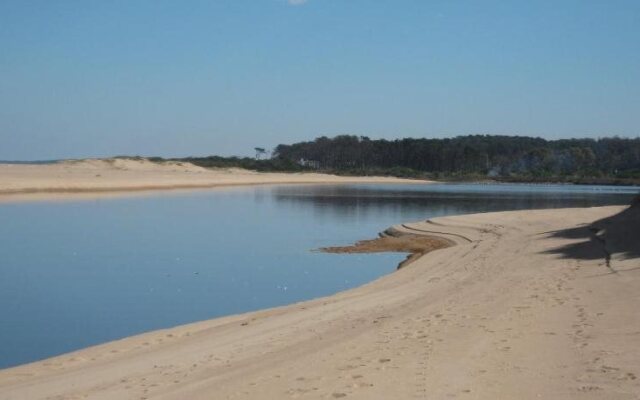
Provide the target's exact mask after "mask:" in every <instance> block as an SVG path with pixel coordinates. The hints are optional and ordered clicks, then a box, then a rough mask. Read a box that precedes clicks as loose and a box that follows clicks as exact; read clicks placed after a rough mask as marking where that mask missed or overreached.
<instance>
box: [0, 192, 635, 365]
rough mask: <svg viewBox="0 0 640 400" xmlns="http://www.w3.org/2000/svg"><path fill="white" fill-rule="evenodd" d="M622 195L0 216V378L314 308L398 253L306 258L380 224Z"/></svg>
mask: <svg viewBox="0 0 640 400" xmlns="http://www.w3.org/2000/svg"><path fill="white" fill-rule="evenodd" d="M637 192H638V188H631V187H601V186H567V185H481V184H473V185H472V184H434V185H424V184H416V185H344V186H330V185H323V186H269V187H267V186H264V187H250V188H233V189H217V190H207V191H191V192H174V193H171V194H166V193H165V194H155V195H145V196H135V197H121V198H109V199H96V200H78V201H64V202H60V201H58V202H31V203H14V204H12V203H5V204H0V243H2V244H1V246H0V368H4V367H9V366H13V365H18V364H22V363H26V362H30V361H35V360H38V359H42V358H46V357H49V356H53V355H57V354H61V353H64V352H68V351H71V350H75V349H79V348H82V347H86V346H90V345H94V344H98V343H102V342H106V341H109V340H114V339H117V338H121V337H124V336H129V335H133V334H137V333H141V332H144V331H149V330H154V329H159V328H166V327H171V326H175V325H179V324H184V323H188V322H193V321H198V320H203V319H209V318H214V317H219V316H223V315H229V314H235V313H241V312H246V311H251V310H256V309H261V308H267V307H273V306H278V305H284V304H289V303H293V302H296V301H301V300H306V299H311V298H315V297H319V296H326V295H330V294H332V293H335V292H338V291H341V290H345V289H348V288H351V287H355V286H358V285H361V284H363V283H365V282H368V281H371V280H373V279H375V278H377V277H379V276H381V275H384V274H387V273H390V272H392V271H393V270H395V268H396V265H397V264H398V263H399V262H400V261H401V260H402V259H404V255H402V254H375V255H361V254H358V255H345V254H324V253H318V252H313V251H312V250H313V249H316V248H318V247H322V246H330V245H343V244H350V243H353V242H354V241H357V240H360V239H366V238H373V237H375V236H376V234H377V232H379V231H382V230H384V229H385V228H387V227H388V226H390V225H393V224H397V223H401V222H407V221H417V220H421V219H426V218H430V217H434V216H441V215H451V214H462V213H475V212H486V211H500V210H515V209H532V208H551V207H585V206H597V205H611V204H628V203H629V202H630V201H631V198H632V197H633V196H634V195H635V194H636V193H637Z"/></svg>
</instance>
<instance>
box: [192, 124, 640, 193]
mask: <svg viewBox="0 0 640 400" xmlns="http://www.w3.org/2000/svg"><path fill="white" fill-rule="evenodd" d="M256 150H262V149H260V148H257V149H256ZM185 160H188V161H191V162H194V163H196V164H198V165H203V166H210V167H211V166H215V167H230V166H239V167H245V168H249V169H255V170H263V171H266V170H270V171H299V170H321V171H327V172H334V173H340V174H357V175H371V174H386V175H396V176H407V177H429V178H436V179H438V178H441V179H455V178H458V179H496V180H506V181H541V182H542V181H572V182H593V183H640V138H635V139H628V138H618V137H611V138H601V139H561V140H545V139H541V138H533V137H522V136H493V135H469V136H459V137H455V138H447V139H413V138H406V139H397V140H385V139H380V140H371V139H369V138H367V137H364V136H351V135H341V136H336V137H334V138H328V137H324V136H323V137H319V138H317V139H315V140H313V141H308V142H300V143H294V144H289V145H287V144H281V145H278V146H277V147H276V148H275V149H274V151H273V153H272V154H271V157H270V158H265V159H258V157H256V159H252V158H235V157H232V158H223V157H204V158H189V159H185Z"/></svg>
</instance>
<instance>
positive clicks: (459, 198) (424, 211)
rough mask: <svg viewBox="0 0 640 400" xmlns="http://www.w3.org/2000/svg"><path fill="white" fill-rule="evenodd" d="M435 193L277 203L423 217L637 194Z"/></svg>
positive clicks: (310, 195) (297, 195)
mask: <svg viewBox="0 0 640 400" xmlns="http://www.w3.org/2000/svg"><path fill="white" fill-rule="evenodd" d="M435 189H436V190H434V191H427V190H425V189H424V188H423V189H421V190H403V189H400V188H399V189H398V190H393V189H383V190H380V189H375V188H366V187H365V188H363V187H351V186H342V187H337V186H319V187H318V186H316V187H304V188H302V187H301V188H291V187H288V188H274V190H273V191H272V196H273V198H274V199H275V203H276V205H280V206H284V207H289V208H309V207H311V208H312V209H313V212H314V214H316V215H317V216H319V217H334V218H340V219H360V218H366V217H370V216H372V215H373V216H375V215H389V216H394V215H395V216H399V217H401V216H417V217H418V218H422V217H423V216H424V217H430V216H438V215H451V214H466V213H477V212H490V211H508V210H522V209H536V208H562V207H592V206H601V205H621V204H628V203H629V202H630V201H631V199H632V198H633V194H630V193H629V194H627V193H590V192H580V191H576V192H570V191H567V192H552V191H548V190H547V191H531V190H527V191H520V192H517V191H505V190H498V191H492V190H491V188H490V187H489V186H487V187H485V188H484V189H481V190H478V188H474V190H470V191H464V190H461V189H459V188H456V187H453V188H452V189H453V190H451V191H446V187H444V188H443V186H438V187H436V188H435Z"/></svg>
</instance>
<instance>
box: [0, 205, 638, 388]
mask: <svg viewBox="0 0 640 400" xmlns="http://www.w3.org/2000/svg"><path fill="white" fill-rule="evenodd" d="M639 227H640V207H639V206H635V207H633V208H625V207H617V206H615V207H597V208H577V209H558V210H538V211H517V212H500V213H486V214H475V215H465V216H454V217H442V218H435V219H433V220H430V221H422V222H415V223H407V224H404V225H400V226H396V227H394V229H397V230H400V231H405V232H408V233H412V234H424V235H432V236H434V237H438V238H442V239H444V240H447V241H449V242H451V243H452V244H454V245H453V246H451V247H447V248H444V249H440V250H436V251H433V252H430V253H428V254H426V255H425V256H423V257H421V258H419V259H418V260H417V261H415V262H413V263H411V264H410V265H409V266H407V267H405V268H403V269H401V270H399V271H397V272H395V273H392V274H390V275H388V276H385V277H383V278H381V279H378V280H376V281H374V282H371V283H369V284H367V285H364V286H362V287H359V288H356V289H352V290H349V291H346V292H342V293H338V294H336V295H334V296H330V297H327V298H321V299H316V300H312V301H307V302H303V303H298V304H292V305H289V306H286V307H281V308H276V309H269V310H264V311H258V312H252V313H248V314H243V315H234V316H230V317H224V318H219V319H214V320H210V321H204V322H198V323H194V324H190V325H185V326H179V327H176V328H172V329H167V330H162V331H155V332H150V333H146V334H142V335H139V336H135V337H130V338H126V339H123V340H119V341H115V342H111V343H107V344H104V345H100V346H96V347H92V348H88V349H84V350H80V351H77V352H74V353H70V354H66V355H62V356H59V357H55V358H51V359H48V360H44V361H41V362H36V363H32V364H28V365H24V366H20V367H16V368H10V369H5V370H2V371H0V399H2V400H9V399H11V400H17V399H118V400H120V399H176V400H177V399H285V398H308V399H336V398H355V399H414V398H419V399H422V398H424V399H427V398H428V399H451V398H460V399H540V398H542V399H603V398H606V399H637V398H638V395H639V394H640V379H637V378H638V376H640V361H639V360H640V318H638V314H637V312H638V311H637V310H638V309H639V307H640V291H639V290H638V288H639V287H640V269H639V267H640V263H639V258H638V257H640V243H639V239H638V235H637V232H638V229H639Z"/></svg>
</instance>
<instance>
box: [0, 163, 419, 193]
mask: <svg viewBox="0 0 640 400" xmlns="http://www.w3.org/2000/svg"><path fill="white" fill-rule="evenodd" d="M350 183H394V184H424V183H430V181H418V180H410V179H401V178H390V177H342V176H336V175H326V174H315V173H260V172H254V171H249V170H240V169H206V168H201V167H197V166H195V165H192V164H188V163H175V162H164V163H155V162H150V161H148V160H128V159H99V160H90V159H88V160H77V161H64V162H59V163H54V164H37V165H33V164H0V202H7V201H9V202H20V201H29V200H48V199H65V198H82V197H90V198H97V197H104V196H112V195H126V194H129V193H131V194H135V193H145V192H157V191H167V192H168V191H181V190H200V189H202V190H206V189H215V188H221V187H239V186H252V185H289V184H350Z"/></svg>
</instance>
